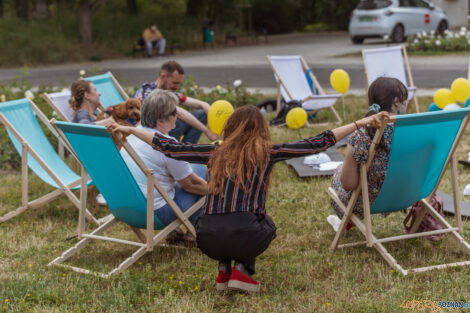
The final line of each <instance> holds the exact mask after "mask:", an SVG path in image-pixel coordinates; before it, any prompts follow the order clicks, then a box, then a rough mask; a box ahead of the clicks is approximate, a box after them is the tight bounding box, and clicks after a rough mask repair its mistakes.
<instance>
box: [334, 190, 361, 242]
mask: <svg viewBox="0 0 470 313" xmlns="http://www.w3.org/2000/svg"><path fill="white" fill-rule="evenodd" d="M360 191H361V190H360V187H358V188H356V190H354V192H353V194H352V196H351V199H350V200H349V203H348V207H345V205H344V204H343V202H341V200H340V199H339V197H338V195H337V194H336V192H335V191H334V190H333V188H331V187H330V188H328V193H329V195H330V197H331V199H333V201H335V202H336V203H337V204H338V206H339V207H340V208H341V210H343V212H344V216H343V219H342V220H341V224H340V226H339V229H338V231H337V232H336V235H335V238H334V239H333V242H332V243H331V245H330V249H331V250H334V249H336V248H337V247H338V244H339V240H340V239H341V237H342V236H343V234H344V231H345V230H346V225H347V224H348V222H349V220H350V219H351V216H352V212H353V207H354V204H355V203H356V200H357V198H358V196H359V192H360Z"/></svg>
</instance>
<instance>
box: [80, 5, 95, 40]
mask: <svg viewBox="0 0 470 313" xmlns="http://www.w3.org/2000/svg"><path fill="white" fill-rule="evenodd" d="M92 8H93V6H92V3H91V1H90V0H80V26H79V28H80V37H81V39H82V43H84V44H86V45H91V39H92V38H91V34H92V16H93V10H92Z"/></svg>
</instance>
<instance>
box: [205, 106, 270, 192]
mask: <svg viewBox="0 0 470 313" xmlns="http://www.w3.org/2000/svg"><path fill="white" fill-rule="evenodd" d="M222 138H223V142H222V144H221V145H220V147H218V148H217V149H216V150H215V151H214V153H213V154H212V156H211V158H210V160H209V164H208V173H209V176H210V180H209V192H210V193H211V194H218V193H221V192H222V190H223V188H224V184H225V181H226V179H227V178H230V180H232V181H234V182H236V181H237V180H238V181H239V182H240V184H241V185H242V186H243V187H244V181H245V178H246V176H247V171H248V170H249V169H250V168H251V167H253V168H254V169H255V170H256V171H257V172H258V174H259V173H260V172H261V170H262V169H263V168H264V167H265V166H266V163H267V162H268V153H269V149H270V147H271V136H270V135H269V128H268V124H267V123H266V120H265V119H264V116H263V115H262V114H261V112H260V110H259V109H258V108H257V107H254V106H251V105H247V106H243V107H241V108H238V109H236V110H235V111H234V112H233V113H232V115H231V116H230V117H229V118H228V120H227V122H226V123H225V126H224V129H223V131H222Z"/></svg>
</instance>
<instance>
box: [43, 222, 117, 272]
mask: <svg viewBox="0 0 470 313" xmlns="http://www.w3.org/2000/svg"><path fill="white" fill-rule="evenodd" d="M116 222H117V220H116V218H112V219H111V220H109V221H108V222H106V223H104V224H103V225H100V226H99V227H98V228H97V229H95V230H94V231H93V232H92V233H91V235H99V234H101V233H103V232H104V231H106V230H107V229H108V228H110V227H111V226H113V225H114V224H115V223H116ZM91 240H92V239H91V238H84V239H82V240H80V241H79V242H78V243H77V244H76V245H75V246H73V247H72V248H70V249H69V250H67V251H65V252H64V253H62V255H61V256H60V257H58V258H56V259H54V260H53V261H52V262H50V263H49V264H47V266H51V265H53V264H58V263H63V262H65V261H66V260H67V259H69V258H70V257H71V256H73V255H74V254H75V253H77V252H78V251H80V250H82V249H83V248H85V246H86V245H87V244H88V243H89V242H90V241H91Z"/></svg>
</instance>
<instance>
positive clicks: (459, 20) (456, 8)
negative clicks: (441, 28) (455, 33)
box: [431, 0, 469, 28]
mask: <svg viewBox="0 0 470 313" xmlns="http://www.w3.org/2000/svg"><path fill="white" fill-rule="evenodd" d="M431 2H432V3H434V4H435V5H436V6H438V7H440V8H441V9H443V10H444V11H445V12H446V14H447V18H448V19H449V28H456V27H461V26H467V23H468V22H467V15H468V13H469V12H468V2H469V0H432V1H431Z"/></svg>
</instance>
